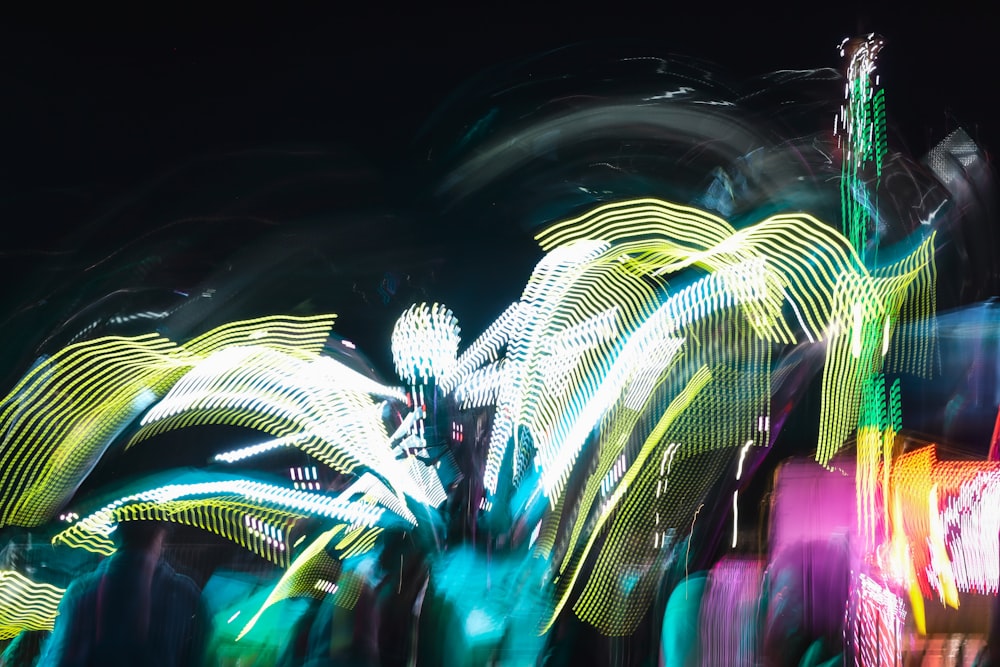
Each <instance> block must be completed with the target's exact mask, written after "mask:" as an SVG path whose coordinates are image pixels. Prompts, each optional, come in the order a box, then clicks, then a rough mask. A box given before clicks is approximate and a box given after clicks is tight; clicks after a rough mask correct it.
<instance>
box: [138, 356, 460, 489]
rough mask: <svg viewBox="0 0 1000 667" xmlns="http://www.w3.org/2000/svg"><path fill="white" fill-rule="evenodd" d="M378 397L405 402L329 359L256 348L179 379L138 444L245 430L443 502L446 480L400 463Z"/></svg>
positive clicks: (258, 448) (208, 362)
mask: <svg viewBox="0 0 1000 667" xmlns="http://www.w3.org/2000/svg"><path fill="white" fill-rule="evenodd" d="M373 396H374V397H379V398H391V399H394V400H399V401H402V400H405V395H404V394H403V393H402V392H401V391H400V390H399V389H396V388H391V387H384V386H382V385H380V384H378V383H376V382H374V381H372V380H370V379H368V378H366V377H364V376H362V375H360V374H359V373H357V372H356V371H353V370H352V369H350V368H347V367H346V366H344V365H343V364H341V363H339V362H337V361H335V360H333V359H330V358H328V357H320V356H318V355H312V356H309V355H303V354H289V353H286V352H282V351H278V350H273V349H270V348H257V347H249V346H248V347H242V348H234V349H228V350H223V351H221V352H218V353H216V354H213V355H211V356H210V357H208V358H207V359H205V361H204V362H202V363H201V364H199V365H198V366H197V367H196V368H194V369H193V370H192V371H191V372H189V373H188V374H187V375H185V376H184V377H183V378H182V379H181V380H180V381H178V382H177V383H176V384H175V385H174V386H173V388H171V390H170V392H169V393H168V394H167V395H166V396H165V397H164V399H163V400H162V401H160V402H159V403H158V404H157V405H156V406H154V407H153V408H152V409H150V410H149V412H147V413H146V415H145V416H144V417H143V419H142V422H141V427H140V428H139V429H138V430H137V432H136V433H135V435H134V436H133V438H132V443H133V444H134V443H136V442H139V441H141V440H144V439H146V438H149V437H152V436H153V435H156V434H159V433H163V432H165V431H169V430H173V429H177V428H183V427H187V426H193V425H199V424H228V425H235V426H244V427H248V428H253V429H255V430H258V431H262V432H264V433H267V434H269V435H271V436H273V437H274V438H276V439H277V441H279V442H280V446H293V447H296V448H297V449H300V450H302V451H303V452H305V453H307V454H308V455H309V456H311V457H312V458H314V459H315V460H317V461H319V462H321V463H323V464H325V465H327V466H329V467H330V468H332V469H333V470H336V471H338V472H341V473H344V474H360V473H361V472H363V471H364V470H373V471H377V473H378V474H379V475H381V476H383V477H384V478H385V479H386V480H387V481H388V482H389V484H390V485H391V486H392V487H393V488H394V489H396V490H398V491H400V492H402V493H405V494H407V495H409V496H411V497H412V498H414V499H416V500H417V501H418V502H421V503H425V504H431V505H435V506H436V504H440V502H441V501H442V493H443V491H442V489H441V484H440V480H436V479H429V478H425V476H424V475H422V474H415V473H419V472H421V471H419V470H418V469H415V468H414V466H413V465H412V462H410V461H408V460H397V458H396V456H395V454H394V452H393V451H392V448H391V446H390V438H389V435H388V433H387V431H386V426H385V422H384V421H383V418H382V405H381V404H380V403H378V402H376V400H375V399H374V398H373ZM275 446H279V445H275ZM270 449H271V447H270V446H269V445H255V446H253V447H251V448H246V449H244V450H237V451H235V452H227V453H225V456H226V457H227V458H229V459H232V460H240V459H241V458H244V457H245V456H247V455H255V454H259V453H263V452H265V451H269V450H270ZM435 482H436V484H435Z"/></svg>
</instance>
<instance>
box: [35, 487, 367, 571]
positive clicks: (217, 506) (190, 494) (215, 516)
mask: <svg viewBox="0 0 1000 667" xmlns="http://www.w3.org/2000/svg"><path fill="white" fill-rule="evenodd" d="M365 491H367V489H364V488H361V487H358V488H349V489H348V490H347V491H346V492H345V493H342V494H341V495H339V496H328V495H324V494H318V493H311V492H308V491H297V490H293V489H289V488H285V487H280V486H274V485H270V484H262V483H260V482H253V481H250V480H242V479H240V480H226V481H216V482H202V483H195V484H171V485H167V486H161V487H157V488H155V489H151V490H149V491H144V492H141V493H137V494H133V495H129V496H125V497H123V498H120V499H118V500H115V501H114V502H112V503H109V504H108V505H105V506H104V507H102V508H101V509H99V510H97V511H96V512H94V513H92V514H89V515H87V516H85V517H83V518H82V519H80V520H79V521H77V522H76V523H74V524H73V525H71V526H69V527H68V528H66V529H65V530H63V531H62V532H60V533H59V534H57V535H56V536H55V537H54V538H53V540H52V541H53V543H54V544H65V545H67V546H70V547H75V548H84V549H87V550H89V551H93V552H96V553H99V554H103V555H110V554H111V553H113V552H114V550H115V546H114V542H113V541H112V539H111V534H112V532H113V531H114V529H115V527H116V526H117V524H118V523H119V522H121V521H141V520H155V521H167V522H172V523H179V524H184V525H188V526H195V527H198V528H201V529H203V530H207V531H210V532H213V533H215V534H217V535H220V536H222V537H225V538H226V539H229V540H232V541H233V542H235V543H237V544H239V545H240V546H242V547H244V548H246V549H248V550H249V551H252V552H253V553H256V554H257V555H259V556H261V557H262V558H265V559H267V560H269V561H271V562H273V563H275V564H276V565H280V566H284V567H287V566H288V565H289V563H290V561H291V558H290V552H291V549H290V548H289V547H288V542H289V540H288V536H289V533H290V531H291V529H292V527H293V526H294V525H295V523H296V522H298V521H301V520H302V519H306V518H314V517H321V518H325V519H327V520H334V521H341V522H343V521H346V522H350V523H352V524H357V525H360V526H363V527H372V526H375V525H376V524H378V523H379V522H380V521H383V522H384V514H385V511H384V510H383V509H382V508H380V507H377V506H375V505H372V504H370V503H368V502H355V501H353V500H352V499H351V498H352V497H353V496H354V495H356V494H357V493H358V492H365Z"/></svg>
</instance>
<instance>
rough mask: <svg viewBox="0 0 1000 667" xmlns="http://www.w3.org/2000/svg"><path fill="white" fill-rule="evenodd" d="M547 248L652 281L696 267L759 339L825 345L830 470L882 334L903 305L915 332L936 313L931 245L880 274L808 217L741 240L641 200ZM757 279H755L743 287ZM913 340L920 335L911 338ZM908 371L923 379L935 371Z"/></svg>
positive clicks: (567, 232)
mask: <svg viewBox="0 0 1000 667" xmlns="http://www.w3.org/2000/svg"><path fill="white" fill-rule="evenodd" d="M539 240H540V242H541V244H542V247H543V249H546V250H548V249H553V248H565V247H570V246H574V245H576V244H578V243H587V244H594V243H607V244H613V248H614V250H613V251H608V252H607V253H606V254H607V256H608V257H614V258H616V259H618V260H619V261H618V264H619V266H621V267H622V270H623V271H625V270H628V271H631V272H635V273H640V274H642V275H646V276H661V275H665V274H669V273H674V272H678V271H681V270H683V269H687V268H689V267H698V268H701V269H703V270H706V271H709V272H713V273H718V274H720V275H722V276H724V277H726V280H727V283H728V286H727V289H728V290H731V292H732V294H733V295H734V298H736V299H737V300H739V301H740V302H741V307H742V308H743V310H744V311H745V318H746V320H747V321H748V322H749V323H750V325H751V326H752V327H753V328H754V330H755V332H756V334H757V335H758V336H759V337H760V338H762V339H764V340H766V341H769V342H772V343H779V344H794V343H798V342H803V341H801V340H799V338H798V337H797V336H796V334H795V331H796V329H797V330H798V331H799V332H800V335H801V336H802V337H804V338H805V339H806V340H808V341H810V342H817V341H825V342H826V364H825V367H824V371H823V380H822V383H823V384H822V387H823V390H822V403H821V409H820V433H819V442H818V447H817V459H818V460H819V462H820V463H822V464H824V465H826V464H827V463H828V462H829V460H830V459H831V458H832V456H833V455H834V454H835V453H836V451H837V450H838V449H839V448H840V447H841V445H842V444H843V442H844V441H845V440H846V438H847V437H848V436H849V435H850V434H851V433H852V432H853V431H854V430H855V429H856V428H857V424H858V414H859V410H860V402H861V392H862V387H863V383H864V382H866V381H867V380H868V379H869V377H870V376H871V374H872V373H873V372H876V371H878V370H879V369H880V368H881V365H882V361H883V356H884V354H885V349H884V348H885V346H884V345H883V344H882V342H883V339H884V337H885V332H886V331H887V330H888V331H889V332H894V331H895V328H896V325H897V323H898V322H899V320H900V317H901V309H902V307H903V304H904V302H906V301H907V300H911V301H913V300H916V301H917V303H913V304H911V305H910V307H909V308H907V309H906V310H905V311H903V312H904V313H905V317H906V318H908V323H909V322H911V321H916V320H919V319H926V316H929V315H930V314H931V313H932V312H933V309H934V305H935V304H934V300H933V298H932V294H933V282H934V279H935V273H934V268H933V261H934V257H933V240H934V236H933V234H931V235H929V236H928V237H927V238H926V239H925V240H924V241H923V242H922V243H920V244H919V245H918V246H917V248H916V249H915V250H913V252H911V253H910V254H909V255H908V256H906V257H905V258H903V259H902V260H900V261H899V262H896V263H894V264H891V265H889V266H886V267H882V268H880V269H879V270H877V271H875V272H874V273H872V272H870V271H869V270H868V269H867V268H865V267H864V266H863V264H862V263H861V260H860V259H859V257H858V254H857V252H856V251H855V249H854V248H853V247H852V246H851V245H850V243H849V242H848V241H847V239H846V238H844V236H843V235H842V234H840V233H839V232H837V231H836V230H835V229H833V228H831V227H829V226H827V225H825V224H823V223H822V222H820V221H818V220H816V219H815V218H813V217H812V216H809V215H806V214H787V215H776V216H772V217H770V218H767V219H766V220H763V221H762V222H760V223H757V224H755V225H750V226H747V227H745V228H743V229H741V230H738V231H737V230H734V229H733V227H731V226H730V225H729V224H728V223H727V222H725V221H724V220H722V219H721V218H719V217H717V216H714V215H711V214H709V213H706V212H704V211H700V210H698V209H695V208H691V207H686V206H680V205H677V204H671V203H668V202H664V201H660V200H655V199H641V200H632V201H627V202H620V203H615V204H608V205H604V206H601V207H598V208H597V209H595V210H593V211H591V212H590V213H587V214H586V215H584V216H581V217H580V218H576V219H573V220H568V221H566V222H564V223H558V224H556V225H553V226H552V227H550V228H548V229H546V230H545V231H544V232H542V234H540V235H539ZM622 258H625V259H622ZM748 273H750V274H753V275H756V276H757V277H756V278H754V279H753V280H751V281H746V280H745V279H744V277H745V276H746V275H747V274H748ZM557 296H558V295H557ZM786 304H787V306H788V307H787V308H785V305H786ZM790 318H792V319H790ZM887 321H888V322H889V324H888V326H887V325H886V322H887ZM796 324H797V325H798V326H797V327H796V326H795V325H796ZM906 332H907V333H909V334H914V333H916V332H915V330H914V329H913V327H912V326H911V327H908V328H907V329H906ZM869 334H871V335H869ZM901 346H902V347H903V348H904V350H903V351H904V352H905V353H906V354H907V355H916V356H921V357H928V356H929V355H930V353H931V348H929V347H927V346H926V345H920V346H916V345H910V344H908V343H906V342H902V343H901ZM903 363H904V362H903V361H901V360H897V361H896V364H897V365H900V364H903ZM908 363H910V364H911V365H915V366H917V367H921V368H926V367H929V365H930V363H931V361H930V359H928V358H921V359H918V360H917V361H914V362H908Z"/></svg>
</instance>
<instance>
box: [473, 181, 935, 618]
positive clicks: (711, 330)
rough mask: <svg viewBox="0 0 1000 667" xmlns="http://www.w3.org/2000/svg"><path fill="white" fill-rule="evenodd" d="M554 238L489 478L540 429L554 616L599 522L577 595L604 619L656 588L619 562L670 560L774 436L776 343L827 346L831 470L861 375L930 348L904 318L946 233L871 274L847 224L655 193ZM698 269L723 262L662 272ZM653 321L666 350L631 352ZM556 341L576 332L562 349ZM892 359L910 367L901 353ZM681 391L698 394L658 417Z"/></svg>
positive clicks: (502, 410) (924, 296) (515, 344)
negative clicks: (569, 502)
mask: <svg viewBox="0 0 1000 667" xmlns="http://www.w3.org/2000/svg"><path fill="white" fill-rule="evenodd" d="M539 241H540V243H541V245H542V247H543V249H545V250H547V251H549V254H548V255H547V256H546V257H545V258H544V259H543V260H542V262H541V263H540V264H539V265H538V267H537V268H536V271H535V272H534V273H533V275H532V277H531V280H530V281H529V284H528V287H527V288H526V290H525V293H524V295H523V297H522V300H521V307H520V309H519V317H518V318H516V320H515V323H514V326H513V327H512V330H511V332H510V334H509V337H508V341H507V355H506V358H505V364H506V367H505V369H504V371H505V373H506V379H505V380H502V381H501V382H499V386H500V388H499V392H498V395H497V408H496V415H495V424H494V431H493V433H492V438H491V441H490V450H489V456H488V459H487V465H486V474H485V486H486V489H487V493H488V495H489V494H490V493H492V492H493V491H494V490H495V488H496V482H497V480H498V479H499V476H500V474H501V470H500V467H501V462H502V461H504V460H505V453H506V448H507V447H509V446H510V443H512V442H513V443H514V445H515V446H517V440H518V439H519V438H522V437H523V436H522V434H523V433H525V432H527V433H528V434H529V436H530V440H531V441H532V442H533V444H534V445H535V446H536V447H537V456H536V465H537V466H538V468H539V469H540V473H541V480H542V487H543V490H544V491H545V493H546V495H547V496H548V498H549V503H550V506H551V507H552V509H553V511H552V512H551V513H550V515H549V516H548V517H546V519H545V521H543V525H542V526H541V528H540V530H539V533H538V539H537V541H536V544H535V547H536V550H537V551H538V552H539V553H541V554H543V555H550V554H552V552H553V551H554V552H555V556H556V558H557V561H558V562H559V563H560V575H559V579H558V585H557V588H558V589H559V590H558V593H557V595H556V601H555V605H554V614H553V616H552V618H554V615H555V614H557V613H558V612H559V610H560V609H561V608H562V607H563V605H565V604H566V602H567V601H568V599H569V597H570V595H571V593H572V590H573V587H574V586H576V584H577V578H578V573H579V571H580V566H581V564H582V563H583V561H584V560H585V559H586V558H588V554H589V553H590V551H591V549H592V548H593V547H594V546H595V544H596V543H597V542H596V540H597V538H598V536H599V535H600V536H601V537H603V543H602V544H600V546H599V549H600V553H599V555H598V557H597V560H596V563H595V567H594V568H593V571H592V574H591V575H590V576H589V578H588V579H587V581H586V582H585V584H584V587H583V591H582V592H580V593H579V597H578V598H577V600H576V602H575V603H574V604H573V608H574V610H575V611H576V612H577V614H578V615H579V616H580V617H581V618H582V619H584V620H586V621H587V622H590V623H591V624H593V625H595V626H597V627H598V628H599V629H600V630H601V631H602V632H605V633H606V634H626V633H628V632H629V631H631V629H632V628H634V625H635V623H637V622H638V620H639V619H640V618H641V615H642V613H644V611H645V609H646V608H647V606H648V603H649V601H650V600H651V597H652V595H653V582H652V581H651V580H649V581H647V579H648V577H647V578H644V577H642V576H638V577H634V578H627V579H628V581H627V585H624V584H623V583H622V576H621V574H620V573H621V572H622V571H627V570H629V566H628V564H629V563H633V564H634V567H633V568H632V569H633V570H635V571H637V572H648V571H651V570H655V569H656V568H655V567H653V568H649V563H650V562H654V563H656V562H662V561H663V559H664V558H666V557H667V554H668V553H669V549H666V548H665V547H666V545H668V544H670V543H672V541H673V536H675V535H677V534H684V533H686V532H687V531H688V530H690V525H691V522H692V520H693V517H692V516H691V513H690V511H688V510H690V507H691V506H692V505H691V502H690V499H691V498H692V497H700V495H701V494H704V493H706V492H707V491H708V489H709V488H710V487H711V485H712V484H713V483H714V481H715V480H716V479H717V476H718V474H720V471H721V470H723V469H724V468H725V466H727V465H728V464H729V463H730V459H731V452H732V451H733V450H734V449H737V448H739V449H740V451H743V452H745V451H746V447H747V446H750V445H764V444H766V443H767V442H768V440H769V427H770V415H769V395H770V375H769V373H770V365H771V357H770V355H771V346H772V345H775V344H795V343H800V342H807V341H808V342H814V343H815V342H822V343H824V344H825V349H826V365H825V368H824V376H823V400H822V408H821V415H820V438H819V446H818V448H817V459H818V460H819V461H820V462H821V463H823V464H824V465H826V464H828V462H829V461H830V459H831V458H832V456H833V455H834V454H835V453H836V451H837V450H838V449H839V448H840V447H841V445H842V443H843V442H844V441H845V440H846V439H847V437H848V436H849V435H850V434H851V433H852V432H853V431H854V430H855V429H856V428H857V427H858V423H859V421H858V420H859V414H860V412H861V404H862V396H863V393H864V391H865V389H864V387H865V384H866V383H867V382H868V381H869V379H870V378H871V377H872V374H873V372H875V371H878V370H879V369H880V368H881V367H882V365H883V363H884V358H885V357H886V355H887V353H888V351H889V350H890V349H892V348H894V347H895V348H900V347H902V348H904V352H907V353H910V354H916V355H920V354H923V355H925V356H927V357H930V356H931V349H930V348H926V347H915V346H913V345H911V344H910V343H909V341H908V340H906V339H905V338H904V337H902V335H897V333H898V334H902V333H903V332H902V330H900V331H899V332H897V325H898V323H900V321H901V320H907V323H908V324H910V323H912V322H914V321H917V320H919V319H920V317H921V316H923V315H927V314H928V313H929V312H930V311H932V310H933V306H934V302H933V283H934V278H935V274H934V269H933V236H929V237H928V238H926V239H925V240H924V241H923V242H922V243H920V244H919V245H918V246H917V247H916V248H915V249H914V250H913V252H911V253H910V254H909V255H907V256H905V257H904V258H903V259H902V260H901V261H899V262H896V263H895V264H891V265H889V266H886V267H883V268H881V269H878V270H876V271H875V272H874V273H873V272H871V271H869V270H868V269H867V268H866V267H865V266H864V265H863V264H862V262H861V260H860V259H859V257H858V253H857V252H856V251H855V250H854V248H853V247H852V246H851V245H850V243H849V242H848V241H847V239H846V238H844V236H843V235H842V234H840V233H839V232H837V231H836V230H835V229H832V228H830V227H828V226H826V225H824V224H822V223H821V222H819V221H818V220H816V219H815V218H813V217H811V216H808V215H805V214H797V215H778V216H773V217H771V218H768V219H766V220H764V221H762V222H760V223H758V224H756V225H751V226H748V227H745V228H744V229H741V230H738V231H737V230H735V229H734V228H732V227H731V226H730V225H729V224H728V223H726V222H725V221H724V220H722V219H721V218H718V217H716V216H713V215H711V214H708V213H706V212H704V211H700V210H698V209H694V208H691V207H685V206H679V205H676V204H671V203H668V202H663V201H660V200H654V199H643V200H634V201H628V202H621V203H615V204H608V205H605V206H601V207H599V208H597V209H595V210H593V211H591V212H589V213H587V214H586V215H584V216H581V217H580V218H577V219H573V220H569V221H566V222H565V223H559V224H556V225H553V226H552V227H550V228H548V229H547V230H545V231H544V232H542V234H540V235H539ZM691 269H693V270H695V271H696V272H697V271H703V272H707V274H708V275H706V276H704V277H703V278H700V279H696V280H694V282H693V283H691V284H690V285H689V287H687V288H684V289H681V290H673V293H670V292H669V291H668V290H667V285H666V283H665V282H664V281H665V278H666V277H667V276H669V275H670V274H675V273H679V272H681V271H685V270H691ZM664 294H666V299H664V296H663V295H664ZM913 301H915V302H917V303H916V304H913V303H909V302H913ZM904 305H906V308H904ZM646 325H648V327H649V328H648V329H644V327H645V326H646ZM654 331H655V332H656V335H652V332H654ZM907 331H908V332H909V333H911V334H912V333H913V328H912V327H910V328H909V329H908V330H907ZM644 333H648V334H650V335H649V336H648V338H647V339H646V341H644V342H648V341H652V340H656V341H658V342H659V344H660V345H663V347H661V348H660V349H659V350H658V351H656V348H655V347H652V346H649V345H642V344H639V343H638V342H637V343H636V346H635V348H630V345H631V344H632V342H633V340H634V341H641V340H643V334H644ZM555 340H560V341H561V342H566V341H567V340H568V341H571V343H570V344H569V345H565V346H564V348H565V349H556V346H555V345H554V344H552V341H555ZM581 349H582V350H584V351H583V352H581ZM634 350H641V352H640V353H638V354H636V355H635V357H633V358H629V355H628V354H626V353H627V352H629V351H634ZM892 358H893V359H894V361H895V362H896V363H897V365H898V364H899V363H904V362H903V361H902V360H903V359H904V358H905V355H897V356H896V357H892ZM640 360H641V361H640ZM619 362H620V364H619ZM643 362H645V363H646V365H645V367H644V368H642V365H643ZM905 363H909V364H910V366H911V367H919V366H920V365H921V364H923V366H924V367H929V364H930V362H929V361H928V360H926V359H922V360H918V362H916V363H914V362H905ZM639 368H641V369H642V371H641V372H640V371H639ZM625 369H628V370H629V371H630V372H629V373H625V372H623V371H624V370H625ZM483 376H484V377H483V379H482V382H483V386H486V387H490V386H492V385H493V383H492V382H491V381H490V379H488V378H487V377H485V376H486V373H484V374H483ZM696 379H697V381H695V380H696ZM692 382H693V383H694V384H692ZM475 388H476V390H477V391H478V390H479V385H477V386H476V387H475ZM470 393H472V392H470ZM479 393H480V394H485V393H486V392H483V391H479ZM681 396H684V397H685V398H684V401H685V402H684V403H683V405H684V407H683V409H682V410H680V411H679V412H677V414H675V415H673V416H672V417H671V419H670V420H669V422H661V421H657V418H658V417H660V416H662V415H663V414H664V409H665V406H669V405H673V404H674V401H676V400H677V399H678V398H679V397H681ZM487 398H490V397H489V396H487ZM651 417H652V419H651ZM595 426H596V427H598V428H599V429H600V431H599V435H598V437H596V438H593V441H594V443H595V444H594V446H595V447H596V448H597V450H598V451H597V455H596V457H595V458H594V459H593V460H594V461H595V463H594V464H592V465H593V469H592V470H591V471H590V473H589V477H588V480H587V482H586V485H585V487H584V491H583V493H582V494H581V495H580V496H577V497H576V499H575V500H574V505H573V506H566V505H564V503H563V502H562V498H561V496H560V494H561V490H562V487H563V485H564V484H565V479H566V477H565V476H566V474H568V471H569V470H570V469H572V467H573V465H574V464H575V462H576V458H577V456H578V454H579V452H580V451H581V450H582V447H583V445H584V444H585V442H587V440H588V438H590V437H592V435H591V434H592V432H593V429H594V427H595ZM651 433H656V437H655V438H653V439H652V440H649V437H651V436H650V434H651ZM880 451H881V450H880ZM516 458H517V457H512V458H511V460H514V461H516ZM654 459H655V461H656V462H655V463H654V464H646V465H645V469H642V468H643V463H644V462H646V461H652V460H654ZM515 465H516V464H515ZM623 467H624V468H625V469H626V471H627V472H625V473H624V474H621V469H622V468H623ZM615 470H618V473H617V474H615V475H613V477H614V478H613V479H612V475H611V473H612V471H615ZM513 472H514V473H516V472H517V471H516V470H515V471H513ZM616 485H617V489H616V488H615V487H616ZM625 489H628V493H624V490H625ZM484 505H485V506H486V507H489V506H490V502H489V500H486V501H484ZM558 526H569V528H568V529H567V528H565V527H564V528H558ZM605 526H606V527H607V530H605ZM604 533H606V534H604Z"/></svg>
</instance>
